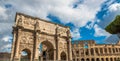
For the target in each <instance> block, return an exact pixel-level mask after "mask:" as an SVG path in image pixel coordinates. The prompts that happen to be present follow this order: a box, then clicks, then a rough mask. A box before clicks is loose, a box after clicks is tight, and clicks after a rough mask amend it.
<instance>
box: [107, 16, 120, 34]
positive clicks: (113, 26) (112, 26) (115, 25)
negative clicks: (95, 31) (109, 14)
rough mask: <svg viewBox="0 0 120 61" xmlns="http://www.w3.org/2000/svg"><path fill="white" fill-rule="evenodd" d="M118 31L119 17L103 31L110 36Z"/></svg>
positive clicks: (119, 27)
mask: <svg viewBox="0 0 120 61" xmlns="http://www.w3.org/2000/svg"><path fill="white" fill-rule="evenodd" d="M119 29H120V15H117V16H116V18H115V20H114V21H113V22H111V23H110V24H109V25H108V26H107V27H106V28H105V30H106V31H107V32H109V33H111V34H116V33H118V32H120V31H119Z"/></svg>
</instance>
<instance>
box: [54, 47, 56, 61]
mask: <svg viewBox="0 0 120 61" xmlns="http://www.w3.org/2000/svg"><path fill="white" fill-rule="evenodd" d="M54 61H56V49H54Z"/></svg>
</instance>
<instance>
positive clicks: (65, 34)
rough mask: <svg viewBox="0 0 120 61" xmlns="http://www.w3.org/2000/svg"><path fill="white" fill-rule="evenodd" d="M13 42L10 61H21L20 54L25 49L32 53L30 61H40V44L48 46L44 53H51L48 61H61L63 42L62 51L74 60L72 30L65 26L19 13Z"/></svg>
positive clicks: (14, 28)
mask: <svg viewBox="0 0 120 61" xmlns="http://www.w3.org/2000/svg"><path fill="white" fill-rule="evenodd" d="M13 41H14V42H13V45H12V51H11V59H10V61H20V52H21V50H22V49H25V48H29V49H30V51H31V60H30V61H38V60H39V54H38V53H39V48H38V45H39V43H41V44H43V45H45V46H47V50H46V51H43V53H44V54H46V52H48V53H49V57H47V58H48V59H50V60H53V59H54V60H60V53H61V51H60V49H61V47H60V46H59V44H60V43H59V42H61V41H62V42H63V43H64V46H63V47H65V48H62V49H63V50H65V52H66V56H67V59H68V60H69V61H70V60H72V51H71V50H72V49H71V34H70V28H69V27H66V26H63V25H59V24H55V23H52V22H49V21H45V20H42V19H39V18H36V17H32V16H29V15H25V14H22V13H17V14H16V18H15V25H14V26H13ZM48 41H49V42H48ZM52 50H54V53H53V51H52ZM50 51H52V52H51V53H50ZM53 54H54V55H53ZM51 55H53V56H54V58H53V56H51ZM41 57H42V56H41ZM45 59H46V58H45Z"/></svg>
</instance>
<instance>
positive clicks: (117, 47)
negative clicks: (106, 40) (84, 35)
mask: <svg viewBox="0 0 120 61" xmlns="http://www.w3.org/2000/svg"><path fill="white" fill-rule="evenodd" d="M72 54H73V61H117V60H118V59H119V58H120V41H119V42H118V43H116V44H96V43H95V41H94V40H86V41H74V42H72Z"/></svg>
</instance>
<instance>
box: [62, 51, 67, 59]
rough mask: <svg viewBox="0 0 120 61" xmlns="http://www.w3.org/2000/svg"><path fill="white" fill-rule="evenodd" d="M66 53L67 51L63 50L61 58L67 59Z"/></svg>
mask: <svg viewBox="0 0 120 61" xmlns="http://www.w3.org/2000/svg"><path fill="white" fill-rule="evenodd" d="M66 56H67V55H66V53H65V52H62V53H61V55H60V57H61V60H67V57H66Z"/></svg>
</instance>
